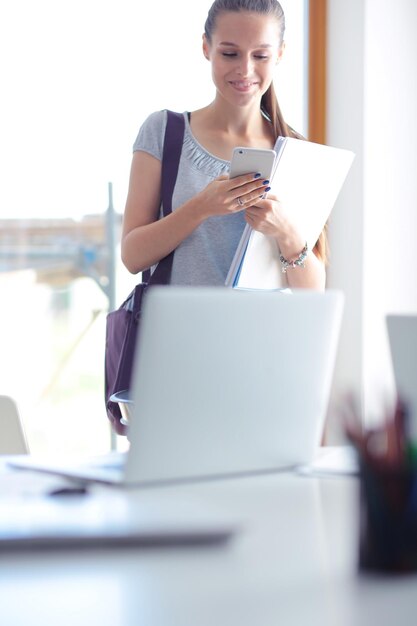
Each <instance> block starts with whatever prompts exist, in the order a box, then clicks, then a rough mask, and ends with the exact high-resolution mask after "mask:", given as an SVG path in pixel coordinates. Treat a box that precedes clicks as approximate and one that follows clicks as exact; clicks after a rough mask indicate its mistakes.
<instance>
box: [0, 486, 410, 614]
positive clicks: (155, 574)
mask: <svg viewBox="0 0 417 626" xmlns="http://www.w3.org/2000/svg"><path fill="white" fill-rule="evenodd" d="M23 476H24V474H19V476H18V477H14V480H18V481H20V483H22V481H25V480H29V477H30V476H31V475H30V474H27V475H26V478H24V477H23ZM2 480H3V482H1V481H0V489H1V487H2V485H3V491H4V485H6V477H5V475H4V474H3V475H2ZM36 480H38V481H46V482H47V481H48V480H49V481H50V479H47V478H46V477H39V478H37V479H36ZM46 482H45V485H46ZM7 484H8V485H9V487H10V485H12V483H11V482H10V481H9V482H7ZM39 485H41V482H39ZM98 493H99V494H100V497H104V498H105V497H108V491H106V490H104V491H103V490H102V488H100V489H99V490H98ZM106 494H107V495H106ZM117 497H118V498H119V497H120V498H121V499H122V500H124V501H125V502H126V505H127V506H129V507H130V509H131V511H132V514H133V515H134V511H135V507H137V506H139V507H147V506H159V505H161V503H163V505H164V506H167V505H168V506H169V505H172V506H173V507H175V506H179V505H178V504H177V503H178V502H182V501H184V500H185V501H187V502H188V503H193V502H194V501H196V502H197V503H199V506H200V507H201V508H202V509H204V507H207V510H208V511H210V510H212V509H213V508H215V509H217V510H222V511H225V512H228V513H229V514H230V515H231V516H232V517H234V518H236V519H241V520H244V526H243V529H242V531H241V532H240V533H239V534H237V535H236V537H235V538H234V539H233V540H232V541H231V542H230V543H229V544H226V545H224V546H219V547H214V548H213V547H211V548H209V547H205V548H202V547H199V548H197V547H192V548H185V549H184V548H183V549H180V548H169V549H162V548H159V549H148V550H141V549H108V550H84V551H82V550H75V551H73V550H72V551H60V552H54V553H45V554H30V555H26V554H22V553H20V554H19V553H8V554H0V623H1V624H2V626H3V625H4V626H27V625H30V626H38V625H39V626H67V625H68V626H69V625H71V626H119V625H120V626H139V625H146V626H249V625H250V626H258V625H259V626H270V625H271V626H272V625H273V626H277V625H280V626H281V625H282V626H293V625H297V626H347V625H349V626H362V625H363V626H373V625H375V626H376V625H378V626H386V625H391V624H395V625H396V626H397V625H398V626H399V625H402V624H404V625H406V624H415V623H416V614H417V576H407V577H402V578H401V577H400V578H380V577H365V576H359V575H358V573H357V567H356V561H357V534H356V533H357V529H356V523H357V482H356V479H355V478H347V477H338V478H320V479H319V478H312V477H300V476H296V475H290V474H275V475H266V476H258V477H253V478H245V479H233V480H226V481H221V482H220V481H218V482H215V481H214V482H210V483H208V482H206V483H198V484H194V485H189V486H181V487H175V488H173V487H170V488H164V489H155V490H146V491H133V492H126V493H121V494H120V495H117Z"/></svg>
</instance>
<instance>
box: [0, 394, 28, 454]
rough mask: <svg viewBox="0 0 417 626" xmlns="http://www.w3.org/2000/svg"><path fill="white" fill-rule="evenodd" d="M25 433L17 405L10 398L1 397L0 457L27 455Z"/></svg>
mask: <svg viewBox="0 0 417 626" xmlns="http://www.w3.org/2000/svg"><path fill="white" fill-rule="evenodd" d="M28 452H29V448H28V444H27V441H26V436H25V432H24V429H23V425H22V422H21V420H20V415H19V411H18V408H17V406H16V403H15V402H14V400H12V398H10V397H9V396H1V395H0V455H1V454H27V453H28Z"/></svg>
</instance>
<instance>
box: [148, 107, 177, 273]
mask: <svg viewBox="0 0 417 626" xmlns="http://www.w3.org/2000/svg"><path fill="white" fill-rule="evenodd" d="M167 114H168V117H167V124H166V128H165V137H164V147H163V152H162V172H161V200H162V210H163V214H164V217H165V216H167V215H169V214H170V213H171V212H172V194H173V193H174V187H175V182H176V180H177V174H178V166H179V163H180V157H181V152H182V144H183V139H184V127H185V124H184V116H183V114H182V113H174V112H173V111H167ZM173 258H174V252H171V253H170V254H168V256H166V257H165V258H163V259H161V260H160V261H159V263H158V265H157V266H156V269H155V271H154V273H153V274H152V276H151V275H150V271H149V270H146V271H145V272H143V280H144V281H147V282H149V283H150V284H152V285H166V284H168V283H169V279H170V276H171V269H172V261H173Z"/></svg>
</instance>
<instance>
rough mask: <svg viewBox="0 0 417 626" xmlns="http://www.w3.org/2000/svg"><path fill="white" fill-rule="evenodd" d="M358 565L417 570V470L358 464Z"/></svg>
mask: <svg viewBox="0 0 417 626" xmlns="http://www.w3.org/2000/svg"><path fill="white" fill-rule="evenodd" d="M359 532H360V537H359V568H360V569H361V570H374V571H380V572H387V573H389V572H391V573H395V572H396V573H401V572H412V571H417V470H416V469H410V468H407V469H406V468H401V469H399V468H398V469H388V468H386V467H375V466H370V465H368V464H362V466H361V468H360V531H359Z"/></svg>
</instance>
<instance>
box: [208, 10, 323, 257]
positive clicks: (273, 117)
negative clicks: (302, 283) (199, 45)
mask: <svg viewBox="0 0 417 626" xmlns="http://www.w3.org/2000/svg"><path fill="white" fill-rule="evenodd" d="M226 11H229V12H239V11H248V12H250V13H259V14H261V15H269V16H271V17H272V18H274V19H276V21H277V23H278V25H279V46H280V47H281V46H282V43H283V41H284V33H285V14H284V11H283V9H282V6H281V5H280V3H279V2H278V0H214V2H213V4H212V5H211V7H210V10H209V12H208V15H207V19H206V23H205V25H204V33H205V36H206V38H207V41H208V42H209V43H211V38H212V34H213V31H214V30H215V28H216V21H217V18H218V16H219V15H220V14H221V13H224V12H226ZM261 111H262V113H263V114H264V115H265V116H266V117H267V118H268V119H269V121H270V122H271V124H272V128H273V130H274V135H275V139H277V138H278V137H296V138H297V139H304V137H302V136H301V135H300V134H299V133H297V132H296V131H295V130H293V129H292V128H291V127H290V126H288V124H287V123H286V122H285V120H284V117H283V115H282V112H281V108H280V106H279V103H278V98H277V95H276V93H275V89H274V85H273V83H271V84H270V86H269V87H268V89H267V91H266V92H265V93H264V95H263V96H262V99H261ZM326 231H327V227H326V226H325V227H324V229H323V231H322V233H321V235H320V237H319V239H318V241H317V243H316V245H315V246H314V252H315V253H316V255H317V256H318V257H319V258H320V259H321V260H322V261H323V262H324V263H326V262H327V252H328V251H327V248H328V246H327V232H326Z"/></svg>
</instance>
